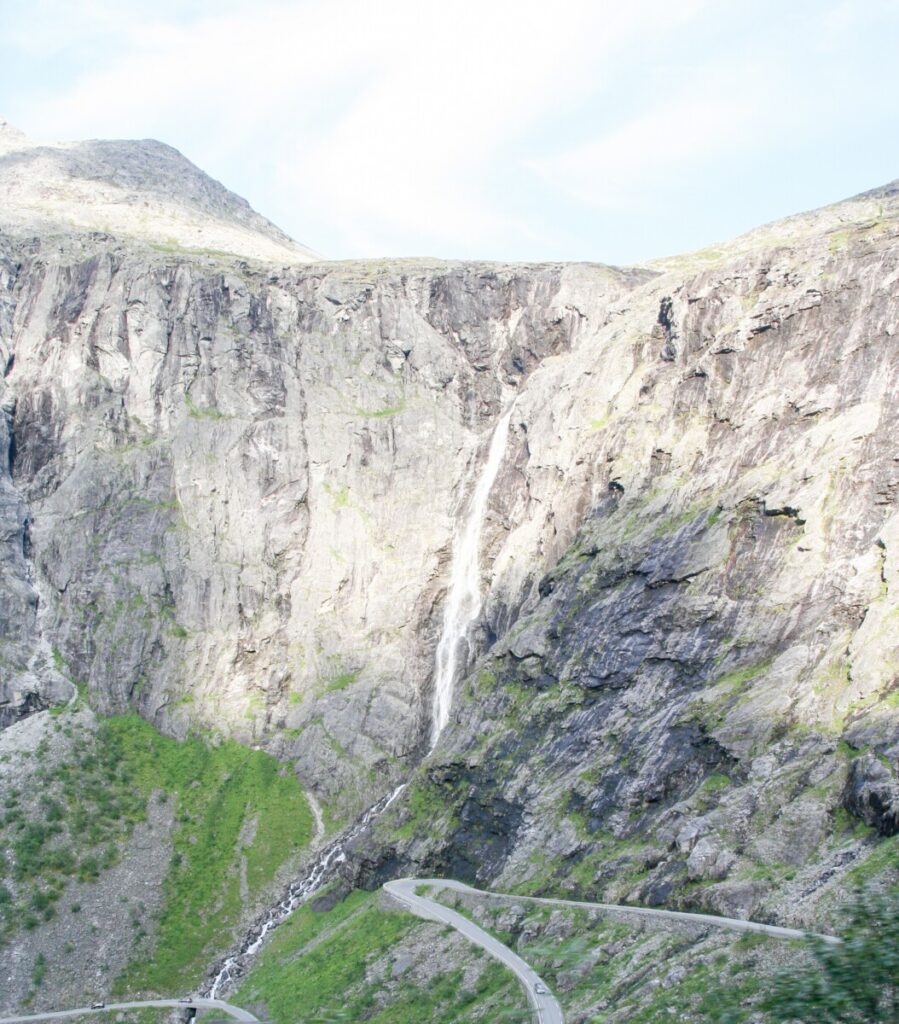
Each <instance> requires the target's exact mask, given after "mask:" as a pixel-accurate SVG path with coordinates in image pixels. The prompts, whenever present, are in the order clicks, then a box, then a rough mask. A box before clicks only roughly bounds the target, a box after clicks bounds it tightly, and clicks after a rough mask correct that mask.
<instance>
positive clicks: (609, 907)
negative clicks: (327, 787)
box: [0, 878, 840, 1024]
mask: <svg viewBox="0 0 899 1024" xmlns="http://www.w3.org/2000/svg"><path fill="white" fill-rule="evenodd" d="M420 886H434V887H435V888H441V889H453V890H455V891H456V892H461V893H464V894H466V895H470V896H486V897H488V898H490V899H498V900H506V901H514V902H521V903H537V904H541V905H543V906H550V907H574V908H576V909H580V910H601V911H606V912H610V913H614V914H615V915H617V916H634V917H641V918H651V919H654V920H664V921H676V922H680V923H683V924H692V925H698V926H699V927H703V928H707V927H712V928H724V929H727V930H729V931H734V932H742V933H746V932H755V933H756V934H759V935H770V936H771V937H772V938H775V939H804V938H806V937H807V936H809V935H810V934H815V933H809V932H803V931H799V930H798V929H796V928H781V927H780V926H779V925H774V924H760V923H759V922H757V921H743V920H740V919H739V918H735V917H716V916H715V915H714V914H689V913H687V912H686V911H680V910H652V909H650V908H648V907H627V906H621V905H620V904H615V903H580V902H577V901H576V900H556V899H548V898H545V897H542V896H517V895H515V894H514V893H501V892H488V891H486V890H484V889H475V888H473V887H472V886H470V885H466V884H465V883H464V882H456V881H455V880H453V879H450V878H400V879H397V880H396V881H393V882H387V883H385V885H384V890H385V891H386V892H388V893H390V895H391V896H393V897H394V899H396V900H398V901H399V902H400V903H402V904H403V905H404V906H406V907H408V909H409V910H411V911H412V913H413V914H415V915H417V916H418V917H423V918H425V919H427V920H430V921H440V922H441V923H443V924H448V925H451V926H452V927H453V928H455V929H456V930H457V931H458V932H460V933H461V934H462V935H464V936H465V937H466V938H467V939H469V940H470V941H471V942H473V943H475V944H476V945H478V946H480V947H481V948H482V949H484V950H485V951H486V952H487V953H488V954H489V955H490V956H492V957H493V958H494V959H496V960H499V961H500V963H502V964H505V966H506V967H508V968H509V969H510V970H511V971H513V972H514V973H515V974H516V975H517V977H518V980H519V981H520V982H521V984H522V986H523V987H524V990H525V993H526V995H527V998H528V1002H529V1003H530V1004H531V1007H532V1008H533V1010H534V1011H535V1014H536V1019H537V1020H538V1021H540V1024H564V1018H563V1017H562V1008H561V1006H559V1003H558V1002H557V1000H556V999H555V997H554V996H553V995H552V993H551V992H550V991H549V989H548V987H547V986H546V985H545V984H544V983H543V981H542V979H541V978H540V977H539V975H538V974H537V973H536V971H534V970H533V968H532V967H531V966H530V965H529V964H527V963H526V962H525V961H524V960H522V959H521V957H520V956H518V955H517V954H516V953H513V952H512V950H511V949H509V947H508V946H504V945H503V944H502V943H501V942H500V941H499V940H498V939H495V938H494V937H493V936H492V935H490V934H489V933H488V932H485V931H484V929H483V928H479V927H478V926H477V925H476V924H474V923H473V922H472V921H470V920H469V919H468V918H467V917H463V915H462V914H458V913H456V911H455V910H450V908H449V907H446V906H444V905H443V904H442V903H437V902H436V901H435V900H432V899H430V898H429V897H427V896H421V895H419V894H418V893H416V889H418V888H419V887H420ZM815 937H816V938H819V939H822V940H823V941H824V942H827V943H830V944H831V945H838V944H839V943H840V939H838V938H837V937H836V936H834V935H818V934H815ZM537 985H539V986H540V987H542V988H544V989H546V992H545V994H544V993H540V992H537V991H536V990H535V986H537ZM0 1024H4V1022H3V1021H0Z"/></svg>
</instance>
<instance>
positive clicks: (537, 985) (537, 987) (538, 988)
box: [534, 981, 549, 996]
mask: <svg viewBox="0 0 899 1024" xmlns="http://www.w3.org/2000/svg"><path fill="white" fill-rule="evenodd" d="M534 991H535V992H536V993H537V995H538V996H548V995H549V989H548V988H547V987H546V985H544V984H543V982H542V981H535V982H534Z"/></svg>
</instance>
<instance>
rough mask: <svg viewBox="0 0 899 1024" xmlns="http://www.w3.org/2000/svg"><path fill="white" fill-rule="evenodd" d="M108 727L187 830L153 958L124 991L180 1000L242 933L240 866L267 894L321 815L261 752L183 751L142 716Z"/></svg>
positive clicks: (180, 837) (143, 785) (230, 745)
mask: <svg viewBox="0 0 899 1024" xmlns="http://www.w3.org/2000/svg"><path fill="white" fill-rule="evenodd" d="M105 728H106V729H107V730H108V731H109V732H110V733H111V734H112V735H113V736H114V738H115V741H116V742H117V743H118V744H120V746H121V749H122V752H123V757H124V760H125V762H126V764H128V765H129V767H130V769H131V772H132V774H133V777H134V781H135V783H136V784H137V786H138V787H139V789H140V791H141V792H142V793H143V794H144V795H145V796H148V795H149V794H150V793H151V792H152V791H153V790H155V789H158V788H160V787H161V788H162V789H163V790H164V791H165V792H167V793H169V794H172V796H173V797H174V811H175V814H176V816H177V823H178V827H177V829H176V832H175V835H174V847H175V853H174V857H173V860H172V866H171V868H170V870H169V875H168V878H167V879H166V884H165V910H164V912H163V914H162V916H161V918H160V920H159V923H158V933H157V937H156V944H155V949H154V954H153V959H152V960H151V961H142V962H140V963H137V964H135V965H134V966H133V967H132V968H131V969H130V970H129V971H128V972H127V973H126V975H125V976H124V978H122V979H120V980H119V983H118V989H119V990H120V991H127V990H132V989H141V990H150V991H156V992H169V991H174V990H177V989H180V988H183V987H186V986H189V985H190V984H191V983H192V982H194V981H195V980H196V978H197V977H198V974H199V972H200V971H201V970H202V969H203V967H204V966H205V965H206V963H207V962H208V961H209V960H210V959H211V957H212V956H213V955H214V953H215V951H216V950H217V949H219V948H221V947H222V946H223V945H225V944H226V943H227V941H228V939H229V938H230V935H231V933H232V931H233V929H234V927H235V926H236V925H237V924H238V921H239V917H240V910H241V894H240V873H239V871H238V866H239V864H240V861H241V860H243V861H244V863H245V867H246V880H247V885H248V888H249V891H250V894H252V893H255V892H259V891H260V890H261V889H264V887H265V886H266V885H267V884H268V883H270V882H271V881H272V880H273V878H274V876H275V873H276V871H277V869H278V868H279V867H280V865H281V864H282V863H284V861H285V860H287V859H288V858H289V857H290V856H292V855H293V854H295V853H297V852H298V851H299V850H300V849H302V847H303V846H305V845H306V844H307V843H308V842H309V839H310V837H311V835H312V831H313V822H312V814H311V811H310V809H309V806H308V803H307V802H306V798H305V796H304V795H303V792H302V790H301V788H300V787H299V785H298V783H297V781H296V779H294V778H293V777H292V776H291V775H289V774H284V773H283V772H282V769H281V768H280V766H279V765H278V762H277V761H275V759H274V758H272V757H270V756H269V755H267V754H264V753H262V752H261V751H250V750H247V749H246V748H244V747H241V746H240V745H239V744H237V743H234V742H231V741H229V742H226V743H222V744H221V745H220V746H218V747H210V746H208V745H206V744H205V743H203V742H202V741H201V740H198V739H190V740H187V741H186V742H185V743H176V742H175V741H174V740H170V739H168V738H166V737H163V736H160V735H159V734H158V733H156V732H155V730H153V729H152V728H151V727H150V726H148V725H147V724H146V723H145V722H144V721H143V720H142V719H140V718H138V717H137V716H134V715H132V716H127V717H123V718H116V719H112V720H111V721H110V722H108V723H106V725H105ZM251 822H255V830H253V829H252V828H251V829H250V830H249V831H250V832H252V833H253V836H252V839H246V838H244V832H245V826H247V825H249V824H250V823H251Z"/></svg>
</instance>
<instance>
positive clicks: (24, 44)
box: [0, 0, 899, 263]
mask: <svg viewBox="0 0 899 1024" xmlns="http://www.w3.org/2000/svg"><path fill="white" fill-rule="evenodd" d="M0 18H2V20H0V25H2V29H0V116H5V117H6V118H8V119H9V120H10V121H12V122H13V123H14V124H16V125H17V126H18V127H19V128H21V129H22V130H23V131H25V132H26V133H27V134H28V135H30V136H31V137H32V138H34V139H36V140H38V141H53V140H56V139H73V138H146V137H154V138H159V139H162V140H163V141H165V142H169V143H171V144H172V145H174V146H176V147H177V148H178V149H180V150H181V151H182V152H183V153H185V155H187V156H188V157H189V158H190V159H191V160H193V161H194V162H195V163H197V164H199V165H200V166H201V167H202V168H203V169H204V170H206V171H208V172H209V173H210V174H212V175H213V176H214V177H216V178H218V179H219V180H221V181H222V182H224V183H225V184H226V185H227V186H228V187H229V188H231V189H233V190H234V191H236V192H238V193H240V194H241V195H243V196H245V197H246V198H247V199H248V200H249V201H250V202H251V203H252V204H253V206H254V207H256V209H257V210H259V211H260V212H261V213H263V214H265V215H266V216H267V217H269V218H270V219H272V220H273V221H275V222H276V223H277V224H278V225H279V226H281V227H282V228H284V230H286V231H287V232H289V233H290V234H291V235H293V236H294V237H295V238H297V239H298V240H299V241H301V242H303V243H305V244H307V245H310V246H312V247H313V248H315V249H317V250H318V251H319V252H321V253H323V254H325V255H327V256H332V257H335V258H342V257H352V256H367V257H373V256H399V255H406V256H422V255H429V256H442V257H459V258H468V257H481V258H485V259H515V260H522V259H523V260H541V259H568V260H599V261H604V262H617V263H625V262H633V261H638V260H641V259H648V258H651V257H653V256H662V255H666V254H671V253H675V252H680V251H684V250H687V249H691V248H697V247H700V246H704V245H707V244H711V243H713V242H716V241H720V240H723V239H726V238H729V237H731V236H733V235H735V234H738V233H739V232H741V231H744V230H747V229H749V228H751V227H753V226H755V225H757V224H759V223H762V222H764V221H767V220H772V219H774V218H777V217H780V216H784V215H786V214H789V213H793V212H797V211H799V210H802V209H808V208H811V207H814V206H818V205H822V204H824V203H828V202H832V201H835V200H838V199H841V198H844V197H846V196H849V195H852V194H855V193H857V192H860V191H862V190H864V189H868V188H873V187H875V186H877V185H880V184H884V183H885V182H887V181H890V180H892V179H894V178H896V177H899V130H897V129H899V116H897V115H899V60H897V54H899V45H897V44H899V0H853V2H846V0H818V2H812V0H793V2H790V0H779V2H773V0H745V2H744V0H714V2H713V0H678V2H676V3H675V2H671V0H629V2H627V3H625V2H624V0H619V2H616V3H610V2H605V0H555V2H554V3H552V4H550V3H547V2H546V0H541V2H535V0H517V2H511V0H480V2H475V0H455V2H454V3H452V4H448V3H445V2H443V3H436V2H429V0H382V2H381V3H375V2H372V0H293V2H284V0H281V2H279V0H262V2H260V3H253V4H251V3H247V2H244V0H215V2H206V0H192V2H190V0H187V2H185V0H177V2H176V0H155V2H153V3H147V2H144V0H130V2H129V0H83V2H78V0H67V2H63V0H30V3H28V4H23V3H21V2H20V0H0Z"/></svg>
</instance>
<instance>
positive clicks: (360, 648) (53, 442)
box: [4, 239, 646, 815]
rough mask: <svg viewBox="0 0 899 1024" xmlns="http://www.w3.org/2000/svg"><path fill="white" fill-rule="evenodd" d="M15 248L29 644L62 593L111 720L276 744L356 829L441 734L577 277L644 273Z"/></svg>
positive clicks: (46, 633)
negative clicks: (460, 567)
mask: <svg viewBox="0 0 899 1024" xmlns="http://www.w3.org/2000/svg"><path fill="white" fill-rule="evenodd" d="M7 252H8V268H9V269H8V280H7V289H6V291H7V295H8V296H9V298H8V305H9V311H8V320H9V328H8V332H7V334H6V337H7V339H8V340H7V341H6V346H7V350H8V357H7V365H8V368H9V369H8V372H7V375H6V378H5V381H4V396H5V397H4V401H5V405H6V408H7V409H8V410H10V418H9V429H10V431H11V432H12V436H13V437H14V438H15V444H14V458H13V460H12V463H11V478H10V476H6V477H5V486H6V488H7V490H8V492H9V494H10V498H9V501H10V513H9V514H10V515H11V516H12V518H13V519H14V520H15V521H16V523H17V526H16V528H15V530H11V532H10V538H11V539H10V545H11V552H10V555H9V564H10V569H11V570H14V571H15V572H16V573H18V578H21V580H22V581H23V582H22V587H23V588H24V589H23V590H22V593H23V594H24V595H25V596H24V597H23V600H24V601H25V604H24V605H23V610H22V612H21V615H20V616H19V617H18V619H17V620H16V621H19V619H21V623H20V624H19V626H18V627H17V628H18V629H19V632H21V633H23V635H24V634H27V633H28V631H29V630H31V632H32V634H33V636H34V637H35V638H36V637H37V636H38V632H37V630H38V621H37V617H36V611H35V604H36V600H37V594H38V593H39V594H40V596H41V601H42V610H41V613H40V636H41V637H42V638H44V639H43V640H42V641H41V643H42V644H43V649H45V650H47V649H50V648H55V649H56V652H57V653H56V665H55V667H56V669H58V670H59V671H60V672H62V674H64V675H65V674H68V675H69V676H71V677H72V678H74V679H76V680H83V681H85V682H87V683H88V686H89V688H90V691H91V695H92V702H93V703H94V704H95V706H96V707H97V708H98V709H99V710H101V711H105V712H113V711H122V710H124V709H126V708H128V707H136V708H137V709H139V710H140V712H141V713H142V714H143V715H144V716H145V717H147V718H149V719H150V720H151V721H153V722H155V723H156V724H157V725H159V726H160V727H161V728H162V729H164V730H167V731H173V732H175V733H176V734H179V735H183V734H185V733H186V732H187V731H188V730H190V729H197V728H205V729H212V730H214V731H216V732H221V733H225V734H229V735H235V736H237V737H239V738H240V739H242V740H243V741H245V742H248V743H257V742H262V743H264V744H266V745H268V746H270V747H271V748H272V749H274V750H275V751H277V752H278V753H279V754H280V755H281V756H283V757H285V758H289V759H291V760H293V761H295V762H296V764H297V766H298V768H299V770H300V772H301V775H302V777H303V779H304V781H305V782H306V784H307V785H309V786H310V787H312V788H313V789H315V790H317V791H318V792H319V794H320V795H322V796H324V797H326V798H328V802H329V805H330V806H331V807H332V808H333V810H334V813H335V815H339V814H340V813H343V812H349V811H350V810H358V809H359V807H360V806H362V805H363V804H364V803H365V802H366V801H368V800H370V799H372V798H373V797H374V796H375V795H378V794H379V793H380V792H382V791H383V790H384V789H385V788H386V787H387V786H388V785H389V784H392V783H394V782H395V781H396V780H397V779H398V778H399V777H401V776H402V775H403V774H404V773H405V772H406V771H407V770H408V767H409V763H410V758H412V757H413V755H415V754H416V752H419V750H420V747H421V744H422V742H423V739H424V737H425V736H426V734H427V730H428V726H429V721H428V714H429V697H430V694H429V689H428V687H429V683H430V675H431V663H432V661H433V650H434V646H435V644H436V631H437V630H438V629H439V619H440V615H439V610H440V608H439V606H440V601H441V593H442V591H443V589H444V587H445V577H446V573H447V562H448V558H449V547H450V542H451V537H452V531H453V527H454V522H455V517H456V514H457V512H458V509H459V507H460V505H461V504H462V503H463V502H464V500H465V496H466V492H467V488H468V487H469V485H470V482H471V479H472V475H473V474H474V473H475V472H476V470H477V463H478V460H479V459H480V458H481V457H482V455H483V451H482V449H483V445H484V442H485V439H486V437H488V436H489V431H490V429H491V426H492V422H493V420H494V418H495V417H496V415H497V414H498V411H499V409H500V407H501V405H502V404H503V403H504V402H506V401H508V399H509V397H510V396H511V395H513V394H514V393H515V392H516V391H517V390H519V389H520V387H521V386H522V382H523V381H524V380H525V379H526V378H527V376H528V374H529V373H530V372H531V371H532V370H533V369H534V368H535V367H536V366H537V365H539V363H540V361H541V360H543V359H544V358H546V357H547V356H551V355H552V354H553V353H557V352H561V351H564V350H566V349H567V348H569V347H570V345H571V344H572V340H573V339H574V338H575V337H576V335H577V332H578V330H579V329H580V325H581V322H582V319H583V316H582V314H580V313H579V312H578V311H577V310H576V309H575V308H574V307H573V306H572V305H571V303H570V301H569V300H570V296H569V294H568V293H569V292H570V290H571V288H570V285H569V283H568V281H569V278H571V277H575V278H577V279H583V278H588V279H589V280H590V282H591V286H592V292H593V295H594V298H593V301H596V302H598V303H599V305H600V307H601V306H602V304H603V303H607V302H610V301H613V300H616V299H617V298H618V297H620V296H621V295H622V294H624V293H625V292H626V291H627V290H628V288H629V287H630V286H631V285H632V284H633V283H637V282H639V281H640V280H641V276H642V277H645V276H646V275H645V274H644V275H640V274H624V273H618V272H614V271H609V270H606V269H604V268H599V267H597V268H573V269H568V268H561V267H540V268H532V269H524V268H514V267H513V268H507V269H503V268H494V267H478V266H441V265H435V266H433V267H426V268H422V267H415V266H411V265H410V266H408V267H406V266H403V265H399V266H397V265H393V266H389V265H373V266H362V265H347V266H342V267H340V266H338V267H332V266H324V267H320V268H312V269H310V270H308V271H277V272H275V271H268V270H265V269H260V268H251V267H250V266H249V265H248V264H242V265H240V266H237V265H233V266H231V267H227V268H226V267H222V266H221V265H220V264H219V263H217V262H216V261H213V260H210V259H205V260H203V259H200V260H197V259H188V258H184V259H178V260H172V259H171V258H163V257H161V256H159V255H158V254H150V253H148V252H146V251H142V252H135V251H134V250H133V247H125V246H119V247H117V248H115V249H113V250H112V251H110V250H109V247H108V245H107V244H105V243H101V244H99V245H97V244H93V246H92V243H91V240H90V239H88V240H86V241H84V242H82V243H81V246H80V247H79V249H78V250H77V251H72V252H64V253H62V254H59V253H58V252H56V251H54V250H52V249H49V250H45V249H44V248H42V247H41V246H40V245H36V246H34V247H33V248H32V249H29V248H28V247H23V246H22V245H21V244H19V245H17V244H16V243H15V242H14V241H9V242H7ZM26 538H27V539H26ZM29 580H31V584H30V589H29V587H28V586H26V584H27V583H28V581H29ZM28 602H30V604H29V603H28ZM28 616H30V619H29V618H28ZM26 619H27V621H26ZM34 643H35V645H37V640H36V639H35V641H34ZM25 653H26V654H27V655H28V657H31V656H32V655H31V653H30V652H28V651H27V650H26V651H25ZM50 668H51V669H52V668H53V666H52V665H51V666H50ZM56 685H57V688H59V686H60V685H63V686H64V684H63V683H62V682H61V681H59V680H57V682H56ZM9 689H15V690H17V692H18V693H19V697H18V698H17V699H18V701H19V703H20V704H21V702H22V701H25V702H26V705H25V706H26V707H27V706H28V704H27V701H28V700H29V699H30V698H28V697H27V694H28V693H29V692H31V691H40V687H38V686H34V685H25V684H24V683H16V684H15V685H14V686H11V685H8V686H7V690H9ZM63 692H65V690H64V691H63ZM10 696H11V695H10V694H9V693H7V699H8V700H9V699H10Z"/></svg>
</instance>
